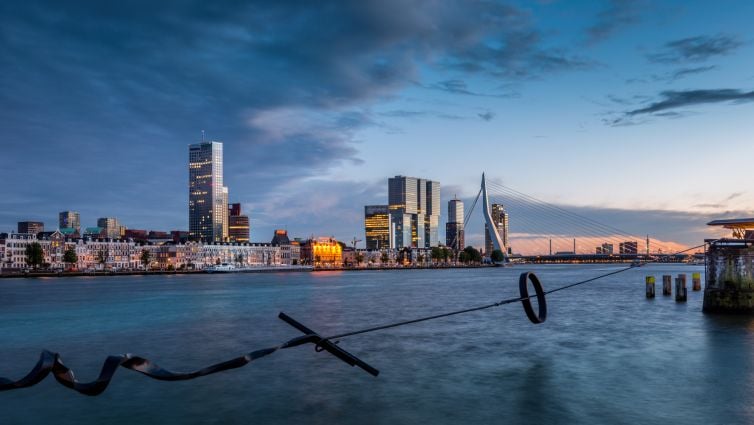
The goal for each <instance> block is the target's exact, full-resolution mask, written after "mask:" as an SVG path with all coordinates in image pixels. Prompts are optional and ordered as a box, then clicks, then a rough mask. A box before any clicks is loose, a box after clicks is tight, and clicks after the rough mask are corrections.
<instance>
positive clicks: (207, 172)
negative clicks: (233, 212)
mask: <svg viewBox="0 0 754 425" xmlns="http://www.w3.org/2000/svg"><path fill="white" fill-rule="evenodd" d="M227 197H228V190H227V188H225V187H224V186H223V144H222V143H220V142H202V143H196V144H192V145H189V237H190V238H191V239H193V240H201V241H204V242H222V241H223V240H224V238H226V237H227V234H228V221H227V217H228V202H227Z"/></svg>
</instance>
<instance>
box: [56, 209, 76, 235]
mask: <svg viewBox="0 0 754 425" xmlns="http://www.w3.org/2000/svg"><path fill="white" fill-rule="evenodd" d="M58 227H60V228H61V229H66V228H68V229H76V232H81V218H80V216H79V213H77V212H76V211H63V212H61V213H59V214H58Z"/></svg>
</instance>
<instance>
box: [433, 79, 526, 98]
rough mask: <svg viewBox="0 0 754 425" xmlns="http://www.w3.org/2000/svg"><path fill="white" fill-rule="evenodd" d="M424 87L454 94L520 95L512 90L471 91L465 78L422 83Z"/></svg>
mask: <svg viewBox="0 0 754 425" xmlns="http://www.w3.org/2000/svg"><path fill="white" fill-rule="evenodd" d="M422 87H425V88H428V89H432V90H440V91H444V92H448V93H452V94H463V95H467V96H479V97H498V98H507V97H516V96H518V93H515V92H510V93H502V94H498V93H481V92H475V91H471V90H469V88H468V85H467V84H466V82H465V81H464V80H458V79H455V80H445V81H440V82H437V83H434V84H429V85H422Z"/></svg>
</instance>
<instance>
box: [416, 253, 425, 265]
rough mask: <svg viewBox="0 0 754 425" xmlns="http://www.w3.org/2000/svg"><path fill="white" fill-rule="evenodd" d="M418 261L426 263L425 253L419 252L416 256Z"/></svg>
mask: <svg viewBox="0 0 754 425" xmlns="http://www.w3.org/2000/svg"><path fill="white" fill-rule="evenodd" d="M416 262H417V263H419V264H424V255H422V254H418V255H417V256H416Z"/></svg>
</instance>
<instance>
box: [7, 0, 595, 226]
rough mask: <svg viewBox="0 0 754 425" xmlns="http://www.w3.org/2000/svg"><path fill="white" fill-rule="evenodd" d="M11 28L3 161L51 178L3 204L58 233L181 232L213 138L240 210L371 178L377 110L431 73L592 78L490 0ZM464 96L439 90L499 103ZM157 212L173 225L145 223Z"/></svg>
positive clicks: (68, 18) (207, 5) (164, 7)
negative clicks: (196, 167) (369, 135)
mask: <svg viewBox="0 0 754 425" xmlns="http://www.w3.org/2000/svg"><path fill="white" fill-rule="evenodd" d="M136 11H138V13H137V12H136ZM0 13H2V15H3V16H4V17H5V19H4V20H3V28H2V30H0V31H2V33H0V49H1V50H2V51H3V55H2V58H0V104H1V105H2V106H3V114H0V126H2V127H3V129H4V140H3V158H4V159H6V161H7V163H9V164H21V163H22V162H23V160H24V159H26V158H29V157H33V158H35V164H36V166H37V167H39V169H40V170H42V171H40V174H39V178H36V179H35V181H34V184H33V186H34V187H31V188H29V182H28V178H27V177H25V176H24V173H22V172H20V169H19V168H16V169H15V170H9V172H8V173H7V174H8V176H10V177H7V178H6V180H5V181H4V184H3V185H2V187H0V199H10V198H14V197H16V195H22V197H23V198H24V199H25V200H26V202H27V203H26V205H25V210H26V211H29V212H28V213H27V214H33V212H34V211H47V212H44V213H40V214H46V216H47V217H54V214H55V213H56V210H63V209H68V208H72V209H78V210H81V212H82V214H86V216H85V221H86V222H87V223H92V222H93V221H94V220H95V219H96V217H97V216H112V215H115V216H119V218H121V219H122V221H124V222H125V223H126V224H127V225H130V226H134V227H137V226H138V227H147V226H149V227H157V228H171V227H179V228H183V227H185V226H186V217H185V215H184V214H175V212H177V211H185V209H186V198H187V191H186V189H185V187H186V161H187V150H186V145H187V144H189V143H192V142H196V141H198V140H200V130H202V129H204V130H207V134H208V138H209V139H215V140H221V141H223V142H224V143H225V158H226V162H225V165H226V184H227V185H228V186H229V187H230V193H231V198H232V199H233V200H236V201H239V202H245V201H246V202H248V200H251V199H266V198H267V197H270V196H272V195H273V194H275V193H277V191H278V190H279V189H280V188H281V187H283V186H284V185H285V184H286V183H287V182H289V181H301V180H302V179H306V178H311V177H317V176H321V175H323V174H326V173H327V172H328V171H331V170H333V169H335V168H337V167H339V166H341V165H343V164H352V163H358V162H359V161H361V160H363V158H360V157H359V144H360V143H361V141H360V140H359V132H360V131H361V130H363V129H365V128H370V127H374V126H380V125H382V124H381V123H379V122H375V121H374V120H373V118H374V117H373V116H372V115H371V114H370V113H369V110H370V108H372V107H373V106H374V105H375V104H377V103H379V102H381V101H382V100H384V99H386V98H390V97H391V96H396V94H398V93H400V91H401V90H402V89H405V88H406V87H410V86H411V84H412V81H417V80H418V79H419V78H420V76H421V72H420V70H421V71H423V70H426V69H431V70H438V71H441V72H445V71H448V70H464V71H465V72H467V73H469V74H472V75H473V74H477V75H484V76H487V77H500V76H506V77H510V78H522V79H526V78H539V77H541V76H542V75H544V74H545V73H550V72H559V71H564V70H572V69H583V68H584V67H587V66H589V61H588V60H585V59H582V58H578V57H575V56H574V55H572V54H571V53H570V52H568V51H566V50H563V49H561V48H558V47H556V46H554V45H553V42H557V40H543V36H542V34H541V32H540V31H539V30H538V29H537V28H536V26H535V23H534V22H533V20H532V19H531V16H530V15H529V13H528V12H526V11H523V10H521V9H518V8H516V7H513V6H509V5H504V4H500V3H497V2H489V1H481V0H480V1H460V0H457V1H456V0H450V1H444V2H439V3H437V2H433V1H429V0H427V1H417V2H408V3H407V2H403V1H400V0H379V1H378V0H365V1H359V2H350V1H332V2H328V3H327V5H322V4H314V3H311V4H309V3H301V2H297V1H285V0H282V1H277V2H262V1H249V2H220V3H216V2H192V3H190V4H185V5H183V6H182V7H175V5H174V4H172V3H166V2H153V1H146V0H142V1H139V0H137V1H134V2H129V3H128V4H124V3H118V2H107V3H103V2H98V1H83V2H73V3H71V4H65V5H62V4H60V3H59V2H54V1H48V2H44V1H43V2H23V3H15V2H11V3H9V2H3V3H0ZM465 84H466V83H465V82H462V81H461V80H445V81H443V82H441V83H440V85H439V86H438V88H442V89H445V90H446V91H455V92H456V93H458V94H466V95H484V96H488V95H490V96H498V94H496V93H493V94H486V93H481V92H477V91H474V90H470V89H468V88H464V86H465ZM464 90H465V92H464ZM442 115H443V117H444V118H447V119H457V118H459V117H458V116H455V115H453V114H452V113H444V114H442ZM438 116H439V115H438ZM470 118H471V117H470ZM291 152H295V153H296V155H291V154H290V153H291ZM71 164H76V166H75V167H71ZM103 164H113V166H103ZM13 167H18V166H16V165H13ZM95 175H96V176H97V178H96V179H92V176H95ZM134 175H138V176H139V177H138V178H136V179H135V178H134V177H133V176H134ZM142 182H143V184H142ZM21 187H23V188H25V189H18V188H21ZM150 188H151V189H150ZM155 189H159V190H155ZM93 193H96V194H98V195H97V196H92V194H93ZM125 194H129V195H130V194H134V195H135V196H134V197H133V198H132V200H131V201H129V202H128V205H124V202H122V201H119V199H123V198H122V197H123V196H124V195H125ZM109 202H112V203H109ZM53 205H54V206H53ZM155 205H159V206H160V207H161V208H162V210H163V211H172V214H165V215H164V216H161V217H160V218H159V219H154V220H152V219H151V218H146V217H144V216H143V215H142V214H139V213H138V209H139V208H141V209H142V210H146V209H150V208H152V207H153V206H155ZM18 219H20V218H18ZM48 221H54V219H50V220H48ZM10 223H12V221H4V222H0V224H2V225H6V226H8V225H10Z"/></svg>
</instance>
